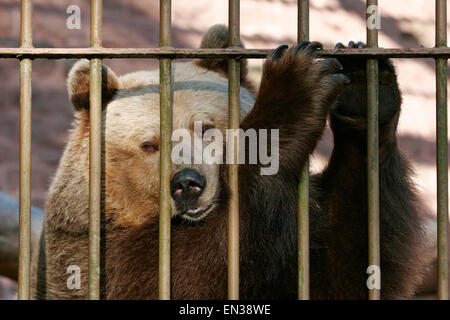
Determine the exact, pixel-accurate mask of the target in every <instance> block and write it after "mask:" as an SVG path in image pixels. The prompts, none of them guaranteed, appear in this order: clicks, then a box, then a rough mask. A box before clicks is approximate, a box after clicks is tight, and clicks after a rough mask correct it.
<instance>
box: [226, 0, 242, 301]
mask: <svg viewBox="0 0 450 320" xmlns="http://www.w3.org/2000/svg"><path fill="white" fill-rule="evenodd" d="M228 7H229V9H228V28H229V39H228V45H229V46H230V47H238V46H239V45H240V12H239V11H240V10H239V9H240V3H239V0H229V2H228ZM240 67H241V64H240V62H239V61H238V60H235V59H229V60H228V128H229V129H239V125H240V117H239V115H240V112H239V110H240ZM238 140H239V139H233V141H231V142H229V143H230V147H231V148H233V150H234V152H233V155H234V159H232V160H233V161H232V163H230V164H228V183H229V185H230V190H231V195H230V202H229V206H228V299H229V300H238V299H239V176H238V149H239V141H238ZM227 150H229V149H227Z"/></svg>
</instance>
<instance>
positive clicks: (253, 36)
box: [0, 0, 436, 299]
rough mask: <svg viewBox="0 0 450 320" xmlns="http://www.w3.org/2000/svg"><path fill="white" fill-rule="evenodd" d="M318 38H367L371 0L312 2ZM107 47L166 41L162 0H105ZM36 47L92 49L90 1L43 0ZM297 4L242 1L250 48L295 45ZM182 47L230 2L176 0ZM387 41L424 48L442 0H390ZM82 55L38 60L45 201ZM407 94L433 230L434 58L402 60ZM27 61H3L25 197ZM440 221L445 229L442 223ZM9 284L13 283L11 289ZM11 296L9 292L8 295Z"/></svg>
mask: <svg viewBox="0 0 450 320" xmlns="http://www.w3.org/2000/svg"><path fill="white" fill-rule="evenodd" d="M310 2H311V14H310V19H311V39H314V40H318V41H321V42H322V43H324V46H325V47H330V48H331V47H334V44H335V43H336V42H339V41H341V42H343V43H347V42H348V41H350V40H362V41H365V18H364V17H365V1H362V0H311V1H310ZM103 3H104V13H103V45H104V46H105V47H157V46H158V41H159V1H158V0H147V1H137V0H105V1H103ZM33 4H34V13H33V32H34V33H33V41H34V46H35V47H54V48H58V47H87V46H88V45H89V6H90V5H89V1H88V0H34V1H33ZM70 5H77V6H79V7H80V8H81V28H80V29H79V30H69V29H68V28H67V27H66V19H67V18H68V17H69V14H67V13H66V9H67V8H68V7H69V6H70ZM296 5H297V1H295V0H241V35H242V39H243V41H244V43H245V45H246V47H247V48H275V47H277V46H278V45H280V44H283V43H286V44H294V43H295V40H296V30H297V7H296ZM172 7H173V14H172V25H173V27H172V31H173V38H172V39H173V40H172V41H173V46H174V47H180V48H195V47H198V45H199V43H200V39H201V36H202V35H203V33H204V32H205V31H206V30H207V29H208V28H209V27H210V26H211V25H213V24H216V23H223V24H227V21H228V18H227V11H228V9H227V8H228V4H227V1H226V0H176V1H173V4H172ZM380 10H381V15H382V19H381V30H380V39H379V42H380V46H381V47H385V48H417V47H422V46H423V47H432V46H434V10H435V9H434V1H423V0H396V1H380ZM19 18H20V6H19V1H18V0H0V47H17V46H19V34H20V19H19ZM73 63H74V61H73V60H36V61H34V63H33V122H32V125H33V128H32V204H33V205H35V206H37V207H41V208H42V207H43V206H44V202H45V197H46V190H47V188H48V186H49V182H50V180H51V177H52V176H53V174H54V173H55V170H56V167H57V165H58V161H59V158H60V156H61V153H62V150H63V146H64V144H65V142H66V139H67V130H68V129H69V128H70V123H71V119H72V107H71V105H70V103H69V100H68V98H67V93H66V87H65V77H66V74H67V72H68V70H69V69H70V67H71V65H72V64H73ZM104 63H105V64H107V65H109V66H111V67H112V68H113V70H114V71H115V72H116V73H118V74H123V73H126V72H131V71H135V70H141V69H153V68H155V67H157V60H145V59H133V60H126V59H117V60H105V61H104ZM395 63H396V65H397V66H398V73H399V82H400V87H401V89H402V92H403V97H404V99H403V100H404V103H403V113H402V116H401V119H400V125H399V144H400V148H401V149H402V150H403V152H404V153H405V154H406V155H407V156H408V157H409V158H410V159H411V160H412V162H413V166H414V169H415V171H416V178H415V181H416V183H417V185H418V186H419V189H420V190H421V192H422V194H423V197H424V200H425V202H426V205H427V208H428V212H426V213H424V214H426V215H427V216H429V217H430V227H431V228H433V225H434V224H433V219H435V214H436V168H435V162H436V159H435V75H434V61H433V60H432V59H414V60H410V59H396V61H395ZM250 67H251V68H250V71H251V72H250V74H251V77H252V79H254V81H255V82H258V79H259V76H260V74H261V60H251V62H250ZM18 68H19V63H18V61H17V60H14V59H4V60H0V150H2V152H1V153H0V190H1V191H4V192H6V193H8V194H10V195H12V196H15V197H17V196H18V192H19V190H18V188H19V184H18V181H19V162H18V157H19V86H20V78H19V69H18ZM331 146H332V136H331V134H330V132H329V130H327V132H326V134H325V135H324V137H323V139H322V141H321V143H320V145H319V147H318V148H317V151H316V152H315V154H314V156H313V160H312V170H313V171H316V170H320V169H321V168H322V167H323V166H324V165H325V164H326V161H327V159H328V156H329V154H330V151H331ZM434 228H435V227H434ZM2 288H3V289H2ZM2 291H3V292H4V295H3V298H11V297H13V296H14V283H12V282H10V281H9V280H4V281H0V292H2ZM0 299H1V297H0Z"/></svg>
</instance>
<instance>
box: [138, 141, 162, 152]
mask: <svg viewBox="0 0 450 320" xmlns="http://www.w3.org/2000/svg"><path fill="white" fill-rule="evenodd" d="M141 149H142V150H143V151H144V152H146V153H154V152H156V151H158V150H159V147H158V145H157V144H155V143H153V142H144V143H143V144H141Z"/></svg>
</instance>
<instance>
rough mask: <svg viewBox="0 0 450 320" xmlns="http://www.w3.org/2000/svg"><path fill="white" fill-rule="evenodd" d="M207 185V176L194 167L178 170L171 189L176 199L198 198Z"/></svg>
mask: <svg viewBox="0 0 450 320" xmlns="http://www.w3.org/2000/svg"><path fill="white" fill-rule="evenodd" d="M205 186H206V178H205V176H204V175H202V174H200V173H199V172H198V171H196V170H192V169H183V170H181V171H178V172H177V173H175V174H174V175H173V177H172V180H171V181H170V191H171V193H172V198H174V200H193V199H196V198H198V197H200V195H201V194H202V192H203V189H205Z"/></svg>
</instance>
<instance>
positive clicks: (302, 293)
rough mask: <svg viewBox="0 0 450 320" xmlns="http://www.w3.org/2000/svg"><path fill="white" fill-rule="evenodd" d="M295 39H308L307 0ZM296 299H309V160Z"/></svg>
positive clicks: (302, 191) (302, 185) (302, 0)
mask: <svg viewBox="0 0 450 320" xmlns="http://www.w3.org/2000/svg"><path fill="white" fill-rule="evenodd" d="M297 9H298V17H297V20H298V21H297V23H298V24H297V27H298V31H297V40H298V42H300V41H303V40H308V39H309V0H298V5H297ZM297 220H298V223H297V228H298V232H297V235H298V299H299V300H309V160H307V161H306V162H305V165H304V167H303V169H302V173H301V175H300V182H299V186H298V218H297Z"/></svg>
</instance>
